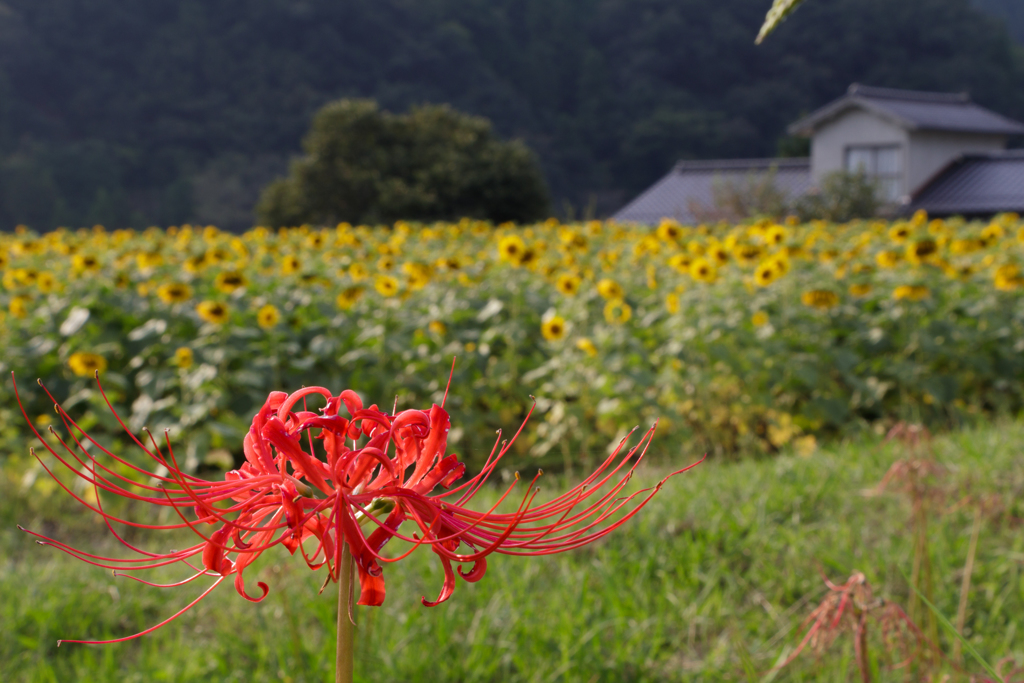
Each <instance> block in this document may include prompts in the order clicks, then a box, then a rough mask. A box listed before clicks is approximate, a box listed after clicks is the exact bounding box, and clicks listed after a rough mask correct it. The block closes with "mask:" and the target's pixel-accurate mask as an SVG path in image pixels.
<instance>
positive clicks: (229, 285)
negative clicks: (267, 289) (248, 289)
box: [213, 270, 248, 294]
mask: <svg viewBox="0 0 1024 683" xmlns="http://www.w3.org/2000/svg"><path fill="white" fill-rule="evenodd" d="M246 284H248V281H247V280H246V279H245V275H243V274H242V273H240V272H238V271H237V270H226V271H224V272H223V273H218V274H217V277H216V278H215V279H214V281H213V286H214V287H216V288H217V289H218V290H219V291H220V292H222V293H223V294H230V293H231V292H233V291H235V290H236V289H241V288H242V287H245V285H246Z"/></svg>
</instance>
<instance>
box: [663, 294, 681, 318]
mask: <svg viewBox="0 0 1024 683" xmlns="http://www.w3.org/2000/svg"><path fill="white" fill-rule="evenodd" d="M665 308H667V309H668V312H669V313H671V314H672V315H675V314H676V313H678V312H679V295H678V294H669V295H668V296H666V297H665Z"/></svg>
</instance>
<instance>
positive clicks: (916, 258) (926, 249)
mask: <svg viewBox="0 0 1024 683" xmlns="http://www.w3.org/2000/svg"><path fill="white" fill-rule="evenodd" d="M938 251H939V245H937V244H936V243H935V240H917V241H915V242H911V243H909V244H908V245H907V249H906V252H905V255H906V258H907V260H908V261H910V262H911V263H913V264H914V265H915V266H916V265H920V264H922V263H924V262H926V261H928V259H929V258H931V257H932V256H934V255H935V254H937V253H938Z"/></svg>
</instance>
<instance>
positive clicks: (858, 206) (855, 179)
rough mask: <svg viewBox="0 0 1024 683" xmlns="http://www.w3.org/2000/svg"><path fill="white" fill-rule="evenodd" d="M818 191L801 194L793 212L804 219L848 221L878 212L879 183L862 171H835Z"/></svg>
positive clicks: (879, 204) (826, 177)
mask: <svg viewBox="0 0 1024 683" xmlns="http://www.w3.org/2000/svg"><path fill="white" fill-rule="evenodd" d="M820 184H821V188H820V190H819V191H817V192H814V193H811V194H808V195H806V196H804V197H801V198H800V199H799V200H798V201H797V203H796V206H795V207H794V211H795V212H796V214H797V215H798V216H800V217H801V219H802V220H805V221H808V220H812V219H815V218H820V219H822V220H826V221H834V222H836V223H845V222H846V221H851V220H853V219H855V218H872V217H874V216H877V215H878V214H879V211H880V210H881V206H882V202H881V201H880V200H879V196H878V185H877V183H875V182H874V181H873V180H872V179H871V178H869V177H868V176H866V175H864V174H863V173H849V172H847V171H835V172H833V173H829V174H828V175H826V176H825V177H824V178H822V179H821V183H820Z"/></svg>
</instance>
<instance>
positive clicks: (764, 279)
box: [754, 258, 782, 287]
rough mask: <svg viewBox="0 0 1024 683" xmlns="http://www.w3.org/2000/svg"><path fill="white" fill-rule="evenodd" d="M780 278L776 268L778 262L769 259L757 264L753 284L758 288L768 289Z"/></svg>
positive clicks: (780, 274)
mask: <svg viewBox="0 0 1024 683" xmlns="http://www.w3.org/2000/svg"><path fill="white" fill-rule="evenodd" d="M781 276H782V271H781V269H780V268H779V267H778V261H776V260H775V259H773V258H770V259H768V260H766V261H762V262H761V263H759V264H758V267H757V268H756V269H755V270H754V283H755V284H756V285H757V286H758V287H768V286H769V285H771V284H772V283H773V282H775V281H776V280H778V279H779V278H781Z"/></svg>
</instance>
